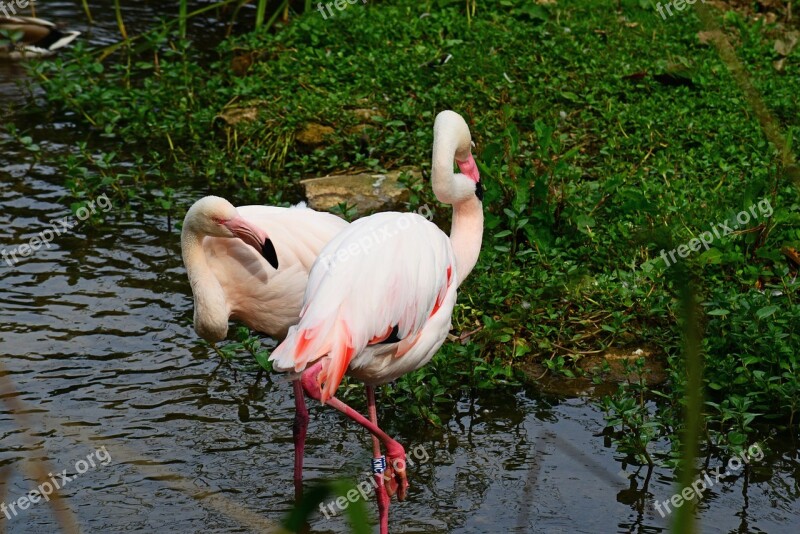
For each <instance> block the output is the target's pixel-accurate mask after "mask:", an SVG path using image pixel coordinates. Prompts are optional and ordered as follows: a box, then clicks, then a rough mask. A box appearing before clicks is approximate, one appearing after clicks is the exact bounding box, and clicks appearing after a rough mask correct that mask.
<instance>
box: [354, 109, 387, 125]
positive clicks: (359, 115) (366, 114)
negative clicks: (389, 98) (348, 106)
mask: <svg viewBox="0 0 800 534" xmlns="http://www.w3.org/2000/svg"><path fill="white" fill-rule="evenodd" d="M351 113H352V114H353V115H354V116H355V118H356V119H358V121H359V122H360V123H362V124H366V123H368V122H373V121H374V119H375V117H382V116H383V115H382V114H381V112H380V111H378V110H376V109H367V108H359V109H354V110H351Z"/></svg>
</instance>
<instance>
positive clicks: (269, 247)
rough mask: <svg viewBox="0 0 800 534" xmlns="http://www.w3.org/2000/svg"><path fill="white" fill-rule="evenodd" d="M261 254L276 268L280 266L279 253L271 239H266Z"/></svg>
mask: <svg viewBox="0 0 800 534" xmlns="http://www.w3.org/2000/svg"><path fill="white" fill-rule="evenodd" d="M261 255H262V256H264V259H265V260H267V261H268V262H269V264H270V265H272V266H273V267H274V268H275V269H277V268H278V253H277V252H276V251H275V245H273V244H272V240H271V239H267V240H266V241H264V246H263V247H261Z"/></svg>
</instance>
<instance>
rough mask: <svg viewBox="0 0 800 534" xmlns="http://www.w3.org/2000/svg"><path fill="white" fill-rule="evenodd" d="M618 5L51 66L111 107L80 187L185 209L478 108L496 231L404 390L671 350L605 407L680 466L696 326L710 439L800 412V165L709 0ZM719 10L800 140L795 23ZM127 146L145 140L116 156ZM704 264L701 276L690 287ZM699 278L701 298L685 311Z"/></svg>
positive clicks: (84, 105)
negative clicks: (206, 194)
mask: <svg viewBox="0 0 800 534" xmlns="http://www.w3.org/2000/svg"><path fill="white" fill-rule="evenodd" d="M616 6H617V2H611V1H606V2H603V1H599V0H589V1H580V2H578V1H577V0H576V1H559V2H558V3H557V4H555V5H550V6H540V5H534V4H532V3H531V2H529V1H523V0H508V1H504V2H497V3H488V2H477V5H476V3H475V2H467V3H465V2H464V1H463V0H452V1H448V0H438V1H429V2H416V1H413V2H412V1H410V0H402V1H396V2H383V3H377V2H369V3H368V5H367V6H363V5H361V4H360V3H359V4H357V5H353V6H350V7H349V8H348V9H346V10H343V11H341V12H337V13H336V16H335V17H333V18H329V19H327V20H325V19H323V18H322V16H320V14H319V13H317V12H316V11H309V12H307V13H306V14H305V15H302V16H299V17H296V18H292V19H290V22H289V23H288V24H287V25H286V26H285V27H282V28H280V29H279V30H278V31H268V30H267V29H262V30H260V31H256V32H253V33H249V34H246V35H241V36H237V37H234V38H231V39H229V40H227V41H225V42H224V43H222V44H221V45H220V46H219V47H218V48H217V49H216V51H215V53H214V58H213V59H212V61H211V62H210V64H209V62H208V58H207V53H201V52H199V51H196V50H195V49H194V48H193V46H192V44H191V43H190V42H188V41H185V40H182V39H180V37H179V36H178V34H177V33H173V32H175V31H176V30H175V28H173V27H172V26H170V25H165V26H164V27H162V28H159V29H157V30H154V31H153V32H151V33H150V34H148V35H147V36H146V37H144V38H142V39H139V40H138V41H137V42H136V45H135V48H134V45H133V44H132V43H129V44H128V45H127V46H126V47H122V48H120V49H118V50H117V53H116V55H113V56H111V57H110V58H108V59H106V60H105V61H104V62H102V63H101V62H98V61H96V57H97V55H98V54H99V53H101V52H99V51H92V50H88V49H86V48H84V47H81V46H77V47H75V48H74V49H73V50H72V51H71V52H70V53H69V54H65V55H63V56H62V57H61V58H59V59H56V60H54V61H50V62H42V63H39V64H37V65H35V66H34V67H33V68H34V69H35V72H36V74H37V75H38V76H39V78H40V80H41V83H42V85H43V86H44V88H45V90H46V93H47V98H48V99H49V101H50V103H51V104H52V106H53V107H54V108H56V109H60V110H62V111H63V112H66V113H71V114H73V115H74V117H75V120H81V121H85V122H86V123H87V124H89V125H91V126H92V127H93V132H94V133H93V135H91V136H90V138H89V139H86V140H85V142H83V143H81V144H79V145H78V146H76V148H75V150H74V152H73V154H72V155H70V156H68V157H65V158H64V160H63V161H61V162H59V163H60V166H61V168H62V170H63V172H64V174H65V176H67V185H68V186H69V188H70V189H71V191H72V192H73V194H74V195H75V197H76V198H77V199H83V198H92V197H94V196H96V195H97V194H98V193H99V192H106V193H107V194H109V196H111V195H112V194H113V195H115V196H116V199H117V201H118V202H119V203H123V202H125V203H127V205H128V206H130V208H131V209H132V210H134V211H147V212H149V213H165V214H168V215H171V216H177V215H179V214H181V213H182V212H183V210H184V209H185V206H186V205H187V204H188V202H190V201H191V200H192V199H193V198H194V197H196V196H197V195H198V193H197V192H198V191H206V190H210V189H213V190H214V191H215V192H217V193H219V194H224V195H226V196H227V197H228V198H230V199H231V200H232V201H234V202H239V203H246V202H253V201H257V202H261V203H286V202H290V201H295V200H297V199H299V197H300V190H299V188H298V185H297V184H298V180H299V179H300V178H303V177H307V176H312V175H321V174H325V173H329V172H333V171H344V170H352V171H356V170H364V169H367V170H374V171H380V170H385V169H389V168H396V167H399V166H402V165H417V166H422V167H423V168H427V167H428V166H429V165H430V162H429V158H430V146H431V140H432V123H433V118H434V116H435V114H436V113H437V112H438V111H440V110H442V109H445V108H451V109H455V110H457V111H459V112H461V113H462V114H464V115H465V116H467V117H468V118H469V121H470V124H471V128H472V131H473V135H474V138H475V140H476V142H477V155H478V157H477V158H476V159H477V160H478V162H479V165H480V170H481V172H482V179H483V182H484V187H485V190H486V193H485V199H484V202H485V209H486V232H485V242H484V247H483V251H482V254H481V258H480V261H479V263H478V266H477V268H476V270H475V271H474V273H473V274H472V275H471V276H470V278H469V279H468V280H467V281H466V283H465V284H464V286H463V288H462V291H461V294H460V297H459V304H458V307H457V309H456V312H455V315H454V330H455V332H458V333H470V335H469V340H470V342H469V343H466V344H464V343H459V342H451V343H447V344H446V345H445V347H444V348H443V349H442V350H441V351H440V353H439V354H438V355H437V356H436V358H435V359H434V361H433V362H432V363H431V364H430V365H429V366H427V367H426V368H425V369H423V370H421V371H419V372H417V373H415V374H413V375H411V376H408V377H405V378H403V379H402V380H400V381H399V382H398V383H397V384H395V385H393V386H391V388H392V390H393V391H392V394H391V396H387V397H391V399H392V401H393V402H395V403H397V404H402V405H403V410H402V411H403V412H404V413H415V415H417V416H419V417H422V418H425V419H427V420H429V421H431V422H433V423H438V422H439V416H440V414H441V413H444V412H443V409H442V405H444V406H445V410H446V407H447V406H449V405H450V403H452V399H453V398H454V396H456V394H457V391H458V388H459V387H462V388H475V387H477V388H482V387H487V388H488V387H498V386H499V385H500V384H506V383H508V384H511V383H516V382H518V381H519V380H521V379H522V378H523V377H522V374H521V373H520V372H518V371H517V370H518V369H519V368H520V367H521V366H523V365H528V364H530V363H531V362H536V363H538V364H539V365H541V366H542V368H543V370H546V371H547V372H549V373H554V374H560V375H564V376H565V377H573V376H576V375H583V374H586V371H585V370H584V368H583V367H581V360H583V359H584V358H585V357H586V355H588V354H590V353H596V352H598V351H602V350H605V349H606V348H609V347H614V348H631V349H635V348H637V347H640V346H642V345H647V346H649V347H655V349H656V352H657V355H656V356H655V357H658V358H662V359H664V360H665V361H666V362H667V374H668V382H667V385H666V386H664V387H658V386H652V385H647V383H646V382H645V381H643V380H641V381H636V380H631V381H630V382H629V383H625V384H623V385H622V386H621V388H620V390H619V391H618V392H617V393H616V394H614V395H611V396H610V397H608V398H607V399H605V400H604V401H603V405H604V407H605V409H606V410H607V413H608V424H609V431H610V432H611V434H612V436H613V437H614V438H615V439H616V440H617V444H618V446H619V448H620V450H621V451H622V452H624V453H626V454H630V455H631V457H632V458H635V459H636V460H637V461H639V462H642V463H648V462H653V461H669V462H672V461H675V460H676V459H677V458H678V457H679V452H678V445H679V444H680V442H681V439H680V437H679V436H680V432H681V430H682V429H683V426H684V423H685V421H686V418H685V417H684V415H683V413H682V411H683V409H684V406H685V404H684V403H685V400H684V399H685V398H686V397H687V395H686V393H687V379H686V376H687V366H686V364H685V362H684V353H685V352H690V351H691V350H690V349H691V347H692V346H693V345H692V343H696V344H700V345H701V346H698V347H697V349H698V350H700V352H701V353H702V355H703V356H704V368H705V370H704V374H703V376H702V383H703V386H704V392H703V394H704V397H705V401H706V402H705V414H704V415H705V417H702V418H701V419H700V421H699V422H698V425H699V426H700V428H701V429H702V431H701V435H703V436H705V437H706V439H705V440H704V445H703V446H704V448H705V450H708V448H709V447H712V448H713V447H722V448H731V449H740V448H741V447H742V446H745V445H746V444H747V442H748V441H752V439H753V438H754V436H753V435H754V433H756V432H758V431H759V430H763V429H765V428H766V425H770V427H772V428H778V429H780V428H785V427H787V426H796V425H797V424H798V420H799V419H798V415H797V412H798V409H799V408H800V341H799V340H800V337H798V336H797V335H794V334H795V333H796V332H797V331H798V330H800V307H799V306H798V304H797V298H798V294H797V287H798V285H797V281H796V276H797V268H798V264H797V263H795V260H796V259H797V256H796V255H795V256H794V258H795V259H794V260H793V259H791V258H792V254H793V249H798V248H800V224H798V223H800V214H799V213H798V189H797V187H796V184H794V183H792V180H791V179H790V176H792V174H791V173H792V172H796V168H793V167H791V166H789V165H785V164H784V162H785V161H786V158H785V156H786V154H783V153H779V151H778V150H777V149H776V147H775V146H773V145H772V144H770V142H769V141H768V139H767V138H766V137H765V134H764V132H763V130H762V128H761V125H760V124H759V120H758V117H757V116H755V115H754V114H753V112H752V110H751V109H750V108H749V103H748V100H747V98H746V97H745V95H744V94H743V93H742V91H741V90H740V89H739V87H738V86H737V84H736V82H735V79H734V78H733V77H732V75H731V73H730V72H729V69H728V68H727V66H726V64H725V63H724V62H723V61H722V60H721V59H720V56H719V55H718V53H717V51H716V50H715V48H714V46H712V45H711V44H707V43H705V42H704V41H705V40H704V39H701V38H700V36H698V31H699V30H701V27H700V25H699V22H698V19H697V17H696V13H694V12H693V11H692V9H687V10H686V11H684V12H682V13H681V14H680V15H679V16H674V17H672V18H670V19H668V20H667V21H663V20H662V19H661V17H660V16H659V15H658V14H657V13H656V12H655V10H654V8H653V7H652V6H650V3H649V2H646V1H642V2H632V1H627V2H622V3H621V10H620V11H617V9H616ZM467 10H469V13H468V12H467ZM796 11H798V12H800V10H796ZM712 14H713V15H714V16H715V17H717V18H719V19H720V20H721V23H722V24H723V25H724V30H725V34H726V35H727V37H728V38H729V40H730V42H731V43H733V44H734V46H735V50H736V52H737V54H738V56H739V58H740V60H741V61H742V62H743V63H744V64H745V66H746V69H747V71H748V72H749V73H750V75H751V78H752V80H753V83H754V84H755V86H756V89H757V90H758V91H759V92H760V93H761V94H762V95H763V98H764V100H765V102H766V103H767V104H768V106H769V108H770V110H771V111H772V113H773V114H774V115H775V117H776V118H777V121H778V127H779V128H780V130H782V131H783V132H784V134H785V135H786V138H787V140H788V150H789V151H790V152H791V140H792V139H793V138H796V137H798V134H800V122H799V121H800V119H798V116H797V114H796V110H797V108H798V98H800V55H799V54H798V51H797V50H792V51H789V52H788V55H787V56H786V57H785V58H783V56H781V55H780V54H779V53H778V51H776V48H775V41H776V39H781V38H782V35H783V31H784V30H785V27H784V26H782V25H777V24H774V23H771V24H767V23H765V22H763V19H761V20H756V19H753V18H749V17H748V16H747V15H746V14H744V15H743V14H740V13H738V12H734V11H731V12H729V13H726V14H723V13H717V12H713V11H712ZM784 51H785V50H784ZM203 54H205V55H203ZM448 57H449V60H447V61H445V59H446V58H448ZM777 61H781V64H780V68H778V66H776V65H775V64H774V63H773V62H777ZM363 109H369V110H372V111H371V113H370V114H371V115H372V116H371V118H370V119H368V120H366V121H365V120H364V119H363V118H362V114H360V113H359V112H358V110H363ZM310 123H315V124H317V123H318V124H322V125H327V126H331V127H333V129H334V131H335V134H334V135H330V136H329V137H328V138H327V139H326V140H325V143H324V144H323V145H321V146H318V147H316V148H310V147H308V146H305V145H303V144H302V143H299V142H297V140H296V137H297V134H298V132H300V131H302V130H303V129H304V128H305V127H306V125H308V124H310ZM17 135H19V136H20V137H21V138H25V137H24V136H26V135H27V133H26V132H19V133H17ZM112 144H119V145H123V144H124V146H125V147H126V150H127V151H133V154H134V156H133V161H126V162H120V161H118V158H117V156H116V154H115V153H114V152H113V151H111V150H109V148H108V147H109V146H111V145H112ZM123 163H124V164H123ZM409 186H410V188H411V189H412V202H411V204H412V205H411V206H410V208H411V209H415V208H416V207H417V206H418V205H421V204H424V203H428V204H430V205H436V203H435V199H434V198H433V196H432V193H431V191H430V189H429V188H428V187H427V185H426V184H424V183H412V184H409ZM176 198H180V199H181V201H180V202H176ZM765 200H766V202H767V203H768V204H769V206H770V208H771V209H770V210H769V211H770V212H769V213H767V211H766V210H764V211H755V212H751V215H754V214H757V216H752V217H750V219H751V220H749V221H748V222H747V223H746V224H743V225H742V226H741V227H740V228H738V229H737V230H736V231H735V232H734V233H732V234H730V235H725V236H720V238H719V239H716V238H715V239H714V242H713V244H712V246H711V248H710V249H709V250H703V249H701V250H700V251H697V252H696V253H692V254H691V255H689V256H688V257H686V258H680V257H679V258H678V260H677V262H676V263H677V264H676V265H669V266H668V265H667V264H666V263H665V262H664V260H663V259H661V251H662V249H663V250H665V251H667V252H668V251H670V250H673V249H678V250H682V249H679V247H681V246H682V245H684V244H685V245H689V244H690V243H691V241H692V239H694V238H699V237H700V236H701V234H702V233H703V232H705V231H706V230H708V229H709V228H711V227H715V226H717V225H718V224H720V223H725V222H728V221H732V220H734V219H735V217H736V216H737V214H739V213H740V212H742V211H747V210H748V209H749V208H750V207H751V206H753V205H754V204H755V205H759V206H760V205H765V204H759V202H764V201H765ZM118 205H119V204H118ZM690 279H694V280H696V281H697V282H696V283H695V287H696V291H697V294H696V295H695V296H691V297H687V296H686V295H684V296H683V297H681V296H680V295H681V292H682V291H683V290H684V289H685V287H686V284H688V280H690ZM687 299H690V300H691V299H695V300H697V303H698V304H699V306H697V307H698V308H699V311H698V312H697V315H696V316H695V315H694V314H689V315H686V314H685V313H684V312H682V311H681V310H682V309H684V310H685V309H689V308H691V307H692V305H690V304H687ZM685 317H691V319H684V318H685ZM687 320H688V321H689V322H693V323H695V324H691V325H688V326H689V327H691V328H689V327H686V322H687ZM684 327H686V332H687V334H686V335H687V338H686V339H687V344H686V345H684ZM688 332H696V333H697V336H694V335H689V334H688ZM701 335H702V338H701V337H699V336H701ZM693 339H694V341H692V340H693ZM700 339H702V341H700ZM687 347H688V348H687ZM247 350H248V351H249V352H252V353H253V354H254V355H255V354H260V355H261V358H260V361H263V360H264V357H263V356H264V353H263V351H262V349H260V347H258V346H254V345H251V346H250V347H247ZM639 367H640V368H642V369H643V368H644V367H643V366H642V365H641V364H639ZM694 402H695V403H697V402H700V401H699V398H698V399H695V401H694ZM412 411H413V412H412ZM659 440H669V442H670V443H672V444H673V448H672V450H673V452H672V454H671V455H670V456H669V457H668V458H663V457H656V458H653V457H652V455H651V454H650V452H651V451H652V449H651V450H650V451H649V450H648V445H649V444H652V443H654V442H656V441H659Z"/></svg>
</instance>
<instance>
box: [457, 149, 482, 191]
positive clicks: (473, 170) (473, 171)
mask: <svg viewBox="0 0 800 534" xmlns="http://www.w3.org/2000/svg"><path fill="white" fill-rule="evenodd" d="M456 163H457V164H458V168H459V169H460V170H461V174H463V175H465V176H467V177H468V178H469V179H470V180H472V181H473V182H475V183H476V184H477V183H480V181H481V175H480V173H479V172H478V165H477V164H476V163H475V158H473V157H472V154H470V155H469V157H468V158H467V161H458V160H456Z"/></svg>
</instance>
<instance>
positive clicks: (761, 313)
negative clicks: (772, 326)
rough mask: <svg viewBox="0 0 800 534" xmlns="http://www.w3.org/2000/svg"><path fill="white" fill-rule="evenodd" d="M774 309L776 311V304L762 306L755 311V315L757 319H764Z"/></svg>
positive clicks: (773, 311)
mask: <svg viewBox="0 0 800 534" xmlns="http://www.w3.org/2000/svg"><path fill="white" fill-rule="evenodd" d="M776 311H778V307H777V306H764V307H763V308H761V309H760V310H758V311H757V312H756V317H758V318H759V319H764V318H766V317H769V316H770V315H772V314H773V313H775V312H776Z"/></svg>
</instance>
